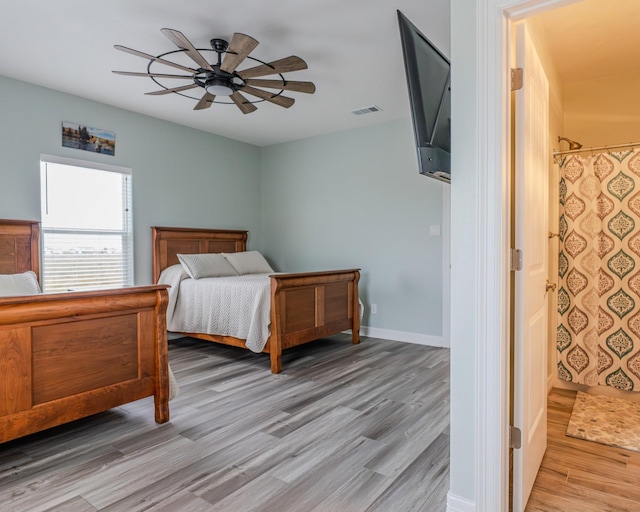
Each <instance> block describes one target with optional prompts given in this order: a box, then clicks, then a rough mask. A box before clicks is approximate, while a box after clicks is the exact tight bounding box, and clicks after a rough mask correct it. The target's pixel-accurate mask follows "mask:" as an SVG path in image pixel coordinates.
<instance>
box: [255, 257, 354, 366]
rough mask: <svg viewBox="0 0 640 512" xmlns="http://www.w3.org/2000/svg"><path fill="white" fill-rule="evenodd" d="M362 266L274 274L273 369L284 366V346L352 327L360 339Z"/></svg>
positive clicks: (268, 347)
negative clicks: (359, 289)
mask: <svg viewBox="0 0 640 512" xmlns="http://www.w3.org/2000/svg"><path fill="white" fill-rule="evenodd" d="M359 279H360V271H359V269H348V270H330V271H324V272H305V273H297V274H274V275H272V276H271V335H270V337H269V342H268V343H267V347H266V350H267V351H268V352H269V354H270V357H271V372H272V373H279V372H280V371H281V369H282V364H281V356H282V351H283V350H284V349H287V348H290V347H294V346H296V345H301V344H303V343H307V342H309V341H313V340H316V339H318V338H322V337H323V336H329V335H331V334H336V333H338V332H341V331H345V330H348V329H351V332H352V341H353V343H358V342H359V341H360V338H359V332H360V316H359V314H358V312H359V301H358V280H359Z"/></svg>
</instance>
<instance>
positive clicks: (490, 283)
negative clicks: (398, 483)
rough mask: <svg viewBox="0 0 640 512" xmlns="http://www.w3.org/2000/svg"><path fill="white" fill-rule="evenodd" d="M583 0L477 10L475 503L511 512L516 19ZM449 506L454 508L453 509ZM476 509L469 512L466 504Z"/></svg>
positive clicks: (505, 1)
mask: <svg viewBox="0 0 640 512" xmlns="http://www.w3.org/2000/svg"><path fill="white" fill-rule="evenodd" d="M577 1H580V0H479V1H478V3H477V11H476V16H477V18H476V23H477V24H476V27H477V32H476V37H477V40H476V48H477V50H476V52H477V61H478V62H480V63H482V65H481V66H477V68H476V77H477V89H478V90H477V98H478V103H479V106H480V108H479V109H478V112H477V117H476V124H477V130H478V133H480V134H481V137H480V140H479V141H478V142H479V144H478V147H479V150H478V154H477V159H478V160H477V161H478V166H477V171H478V175H477V180H478V181H477V186H478V190H477V193H478V195H477V199H478V211H479V212H482V214H481V215H479V217H478V219H477V222H478V231H477V233H476V236H477V238H476V240H477V244H478V254H480V255H483V257H482V258H481V261H478V264H477V266H476V268H477V270H478V289H479V294H480V296H481V303H484V304H479V305H478V309H477V311H476V313H477V316H476V318H477V326H478V339H477V346H478V347H483V350H478V352H477V361H476V369H477V373H476V379H477V380H476V382H477V386H476V410H475V418H476V429H475V431H476V436H475V452H476V453H475V455H476V456H475V468H474V469H475V475H476V478H475V507H474V509H475V510H476V511H477V512H488V511H506V510H508V502H509V458H508V454H509V449H508V446H509V376H510V369H509V358H510V349H509V344H508V343H505V342H504V340H508V339H509V327H510V326H509V307H510V292H509V272H510V270H509V259H508V254H509V242H510V237H509V226H510V223H511V220H512V219H511V214H510V207H511V206H510V197H509V190H510V187H511V179H510V173H509V165H510V153H511V150H510V133H511V121H510V117H511V107H510V102H509V98H510V91H509V83H510V81H509V75H508V74H509V65H510V64H509V63H510V59H509V56H510V51H511V44H510V36H511V23H512V22H514V21H519V20H522V19H525V18H527V17H529V16H533V15H536V14H540V13H541V12H544V11H547V10H551V9H555V8H558V7H562V6H564V5H569V4H572V3H576V2H577ZM450 509H451V507H450ZM469 510H471V509H469Z"/></svg>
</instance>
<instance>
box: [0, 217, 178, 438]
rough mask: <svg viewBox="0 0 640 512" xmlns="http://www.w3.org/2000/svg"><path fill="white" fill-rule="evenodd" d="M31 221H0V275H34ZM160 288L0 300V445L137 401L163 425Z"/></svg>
mask: <svg viewBox="0 0 640 512" xmlns="http://www.w3.org/2000/svg"><path fill="white" fill-rule="evenodd" d="M39 239H40V225H39V223H38V222H31V221H15V220H0V274H13V273H19V272H25V271H28V270H33V271H34V272H35V273H36V274H37V275H38V276H39V274H40V268H39V267H40V264H39V262H40V249H39ZM166 288H167V287H166V286H142V287H133V288H124V289H116V290H107V291H91V292H73V293H57V294H42V295H30V296H24V297H0V442H6V441H9V440H11V439H15V438H18V437H21V436H24V435H27V434H32V433H34V432H38V431H40V430H44V429H47V428H50V427H53V426H56V425H61V424H63V423H66V422H69V421H72V420H76V419H78V418H82V417H85V416H89V415H92V414H96V413H98V412H102V411H106V410H107V409H111V408H112V407H116V406H118V405H122V404H125V403H127V402H132V401H134V400H138V399H140V398H144V397H147V396H152V395H153V397H154V403H155V420H156V422H158V423H164V422H166V421H168V420H169V404H168V401H169V376H168V371H169V368H168V354H167V338H166V318H165V312H166V308H167V302H168V294H167V290H166Z"/></svg>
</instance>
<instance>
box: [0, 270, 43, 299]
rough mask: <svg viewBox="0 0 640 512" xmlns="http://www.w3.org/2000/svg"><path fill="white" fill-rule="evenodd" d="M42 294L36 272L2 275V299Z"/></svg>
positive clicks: (0, 284) (0, 278)
mask: <svg viewBox="0 0 640 512" xmlns="http://www.w3.org/2000/svg"><path fill="white" fill-rule="evenodd" d="M36 293H41V291H40V285H39V284H38V278H37V277H36V274H35V272H33V271H31V270H29V271H27V272H23V273H22V274H0V297H11V296H15V295H33V294H36Z"/></svg>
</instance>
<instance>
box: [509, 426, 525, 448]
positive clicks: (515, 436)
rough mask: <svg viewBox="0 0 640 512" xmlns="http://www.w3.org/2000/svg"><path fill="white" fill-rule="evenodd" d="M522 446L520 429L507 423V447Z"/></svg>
mask: <svg viewBox="0 0 640 512" xmlns="http://www.w3.org/2000/svg"><path fill="white" fill-rule="evenodd" d="M521 447H522V431H521V430H520V429H519V428H518V427H514V426H513V425H509V448H513V449H515V450H519V449H520V448H521Z"/></svg>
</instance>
